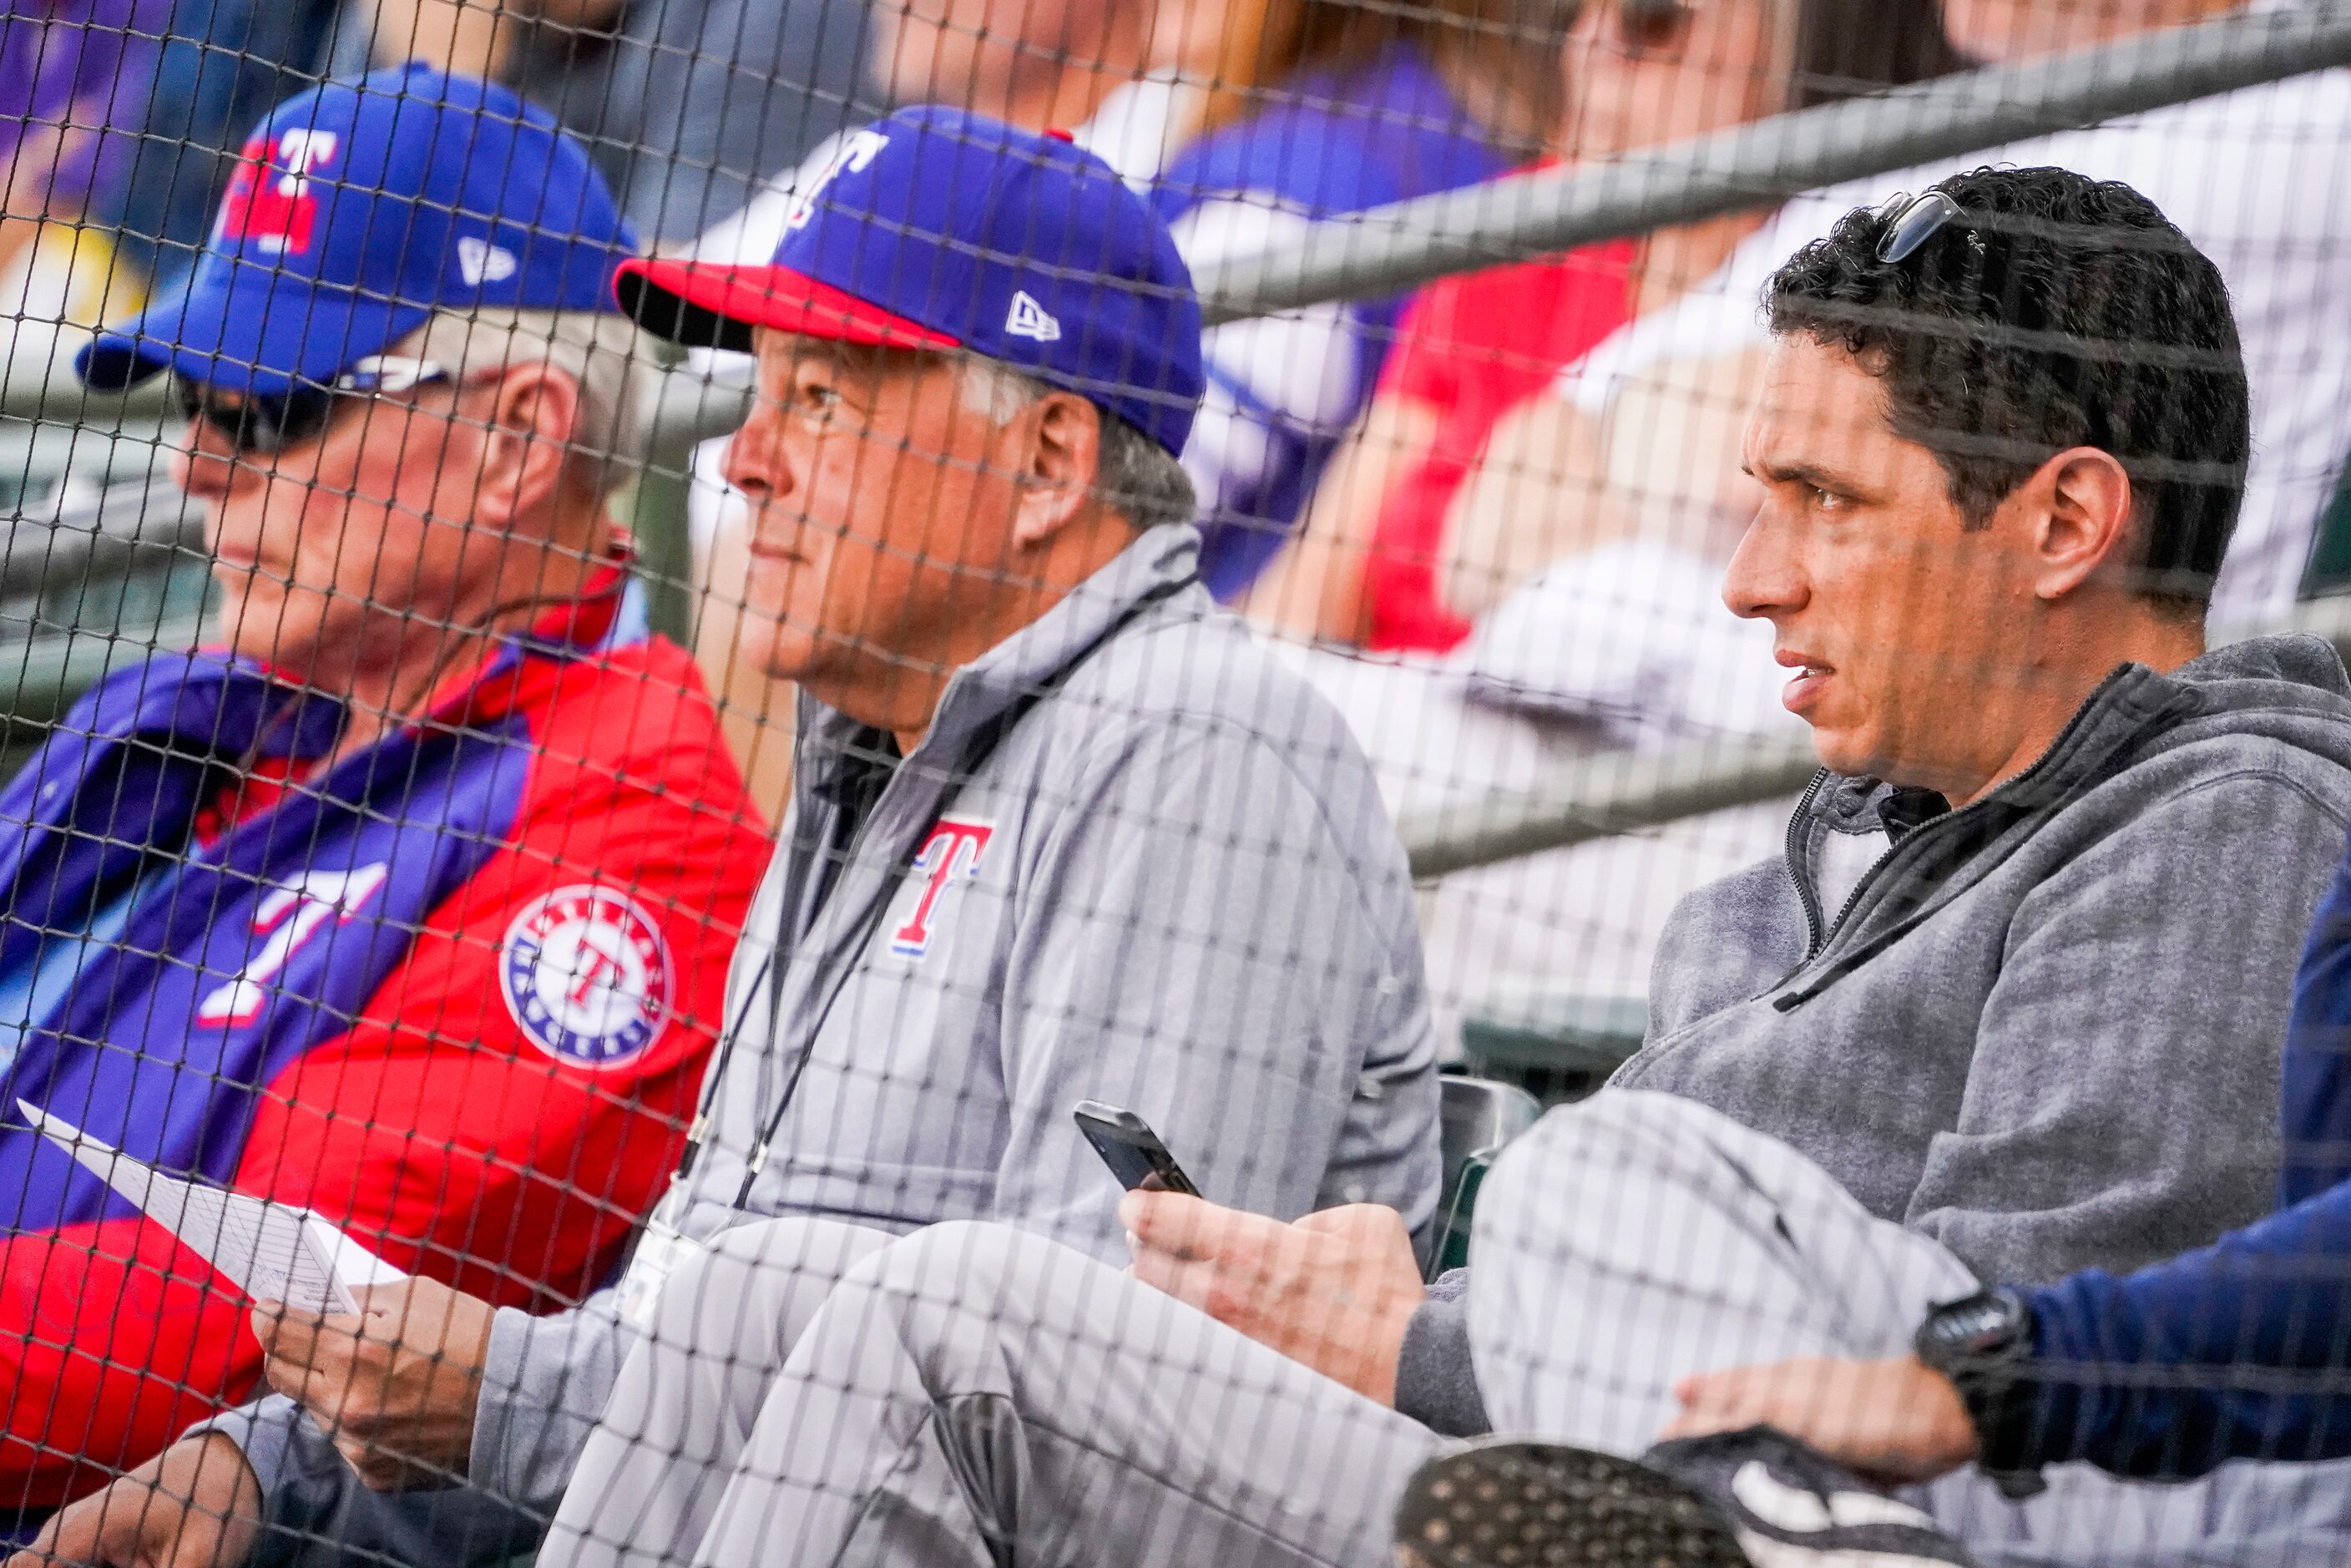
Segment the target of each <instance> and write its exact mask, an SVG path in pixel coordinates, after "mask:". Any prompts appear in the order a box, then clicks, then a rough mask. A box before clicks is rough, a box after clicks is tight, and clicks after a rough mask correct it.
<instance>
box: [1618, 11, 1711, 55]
mask: <svg viewBox="0 0 2351 1568" xmlns="http://www.w3.org/2000/svg"><path fill="white" fill-rule="evenodd" d="M1613 9H1614V12H1615V15H1616V42H1617V47H1620V48H1621V49H1623V50H1624V51H1625V53H1626V54H1628V55H1646V54H1655V53H1656V52H1658V51H1660V50H1663V49H1670V48H1673V47H1676V46H1677V45H1678V44H1680V43H1681V41H1682V40H1683V39H1684V38H1686V37H1688V36H1689V30H1690V23H1691V22H1692V21H1693V20H1694V19H1695V18H1696V16H1697V7H1696V6H1694V5H1690V4H1689V3H1688V0H1616V5H1614V7H1613Z"/></svg>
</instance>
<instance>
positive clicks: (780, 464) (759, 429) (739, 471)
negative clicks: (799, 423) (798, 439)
mask: <svg viewBox="0 0 2351 1568" xmlns="http://www.w3.org/2000/svg"><path fill="white" fill-rule="evenodd" d="M720 466H721V471H722V472H723V473H724V474H725V475H726V482H727V483H728V484H729V485H732V486H735V488H737V490H740V491H742V492H743V494H745V495H746V496H748V497H750V498H751V503H752V505H753V506H755V507H757V506H764V505H766V504H767V503H768V502H769V501H780V500H782V499H783V498H784V497H787V496H789V495H790V494H791V493H792V492H793V491H794V490H796V489H798V488H799V476H797V475H795V474H794V473H793V472H792V464H791V457H790V455H789V453H787V452H786V451H785V442H784V418H783V410H781V409H780V408H778V406H777V405H776V404H775V403H774V402H772V401H771V400H769V399H767V398H761V399H759V401H758V402H756V403H754V404H752V407H751V414H750V417H749V418H747V419H746V420H745V421H744V422H743V425H742V428H741V429H739V430H737V431H736V433H735V434H734V437H733V438H732V439H731V440H729V441H728V442H727V444H726V462H725V463H724V464H722V465H720Z"/></svg>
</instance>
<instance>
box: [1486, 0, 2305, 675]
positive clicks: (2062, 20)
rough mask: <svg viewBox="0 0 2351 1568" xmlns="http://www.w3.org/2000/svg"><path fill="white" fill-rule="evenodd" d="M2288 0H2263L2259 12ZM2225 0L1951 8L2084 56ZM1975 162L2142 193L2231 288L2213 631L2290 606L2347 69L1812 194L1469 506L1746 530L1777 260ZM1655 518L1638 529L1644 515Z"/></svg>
mask: <svg viewBox="0 0 2351 1568" xmlns="http://www.w3.org/2000/svg"><path fill="white" fill-rule="evenodd" d="M2281 3H2290V0H2256V5H2257V7H2262V8H2266V7H2269V6H2272V5H2277V4H2281ZM2237 8H2238V7H2237V6H2236V5H2235V4H2234V3H2233V0H2109V3H2107V4H2102V5H2080V4H2076V3H2075V0H1945V5H1944V11H1945V15H1946V21H1947V25H1948V27H1949V36H1950V38H1951V42H1952V44H1953V45H1954V46H1955V47H1957V48H1958V49H1959V51H1960V53H1961V54H1962V55H1963V56H1966V57H1970V58H1973V59H1980V60H1988V61H2006V60H2016V59H2022V58H2025V57H2031V56H2033V55H2038V54H2043V53H2047V52H2049V51H2051V50H2054V49H2069V48H2080V47H2091V46H2094V45H2096V44H2099V43H2102V42H2107V41H2112V40H2116V39H2120V38H2124V37H2129V36H2131V35H2134V34H2137V33H2140V32H2143V31H2146V30H2147V29H2149V28H2153V27H2160V26H2173V25H2177V24H2180V23H2186V22H2191V21H2195V20H2198V19H2201V18H2205V17H2210V16H2220V15H2222V14H2225V13H2227V12H2229V11H2231V10H2234V9H2237ZM1980 163H2001V164H2017V165H2036V164H2053V165H2057V166H2060V167H2063V168H2067V169H2072V170H2075V171H2077V172H2081V173H2084V174H2087V175H2089V176H2091V177H2093V178H2096V179H2105V180H2118V181H2121V182H2123V183H2127V184H2129V185H2131V186H2133V187H2134V188H2136V189H2137V190H2139V191H2142V192H2144V193H2146V194H2147V196H2148V197H2149V198H2150V199H2152V200H2153V201H2155V202H2156V203H2157V204H2158V205H2159V206H2161V207H2162V208H2163V209H2164V211H2165V212H2167V213H2168V214H2170V215H2171V217H2172V218H2173V219H2174V220H2175V221H2176V222H2178V223H2179V225H2180V227H2181V228H2183V229H2184V230H2186V231H2187V233H2188V235H2189V237H2190V238H2191V239H2193V240H2194V241H2195V242H2196V244H2197V246H2199V248H2200V249H2201V250H2203V251H2204V252H2205V253H2206V254H2207V255H2209V256H2211V257H2212V259H2213V260H2214V261H2215V262H2217V263H2218V264H2219V266H2220V270H2221V273H2222V274H2223V276H2224V277H2226V278H2227V279H2228V283H2229V291H2230V295H2231V298H2232V299H2233V301H2234V302H2235V306H2236V313H2237V319H2238V322H2239V326H2240V329H2241V331H2242V333H2243V337H2244V347H2245V362H2246V368H2247V370H2248V371H2249V372H2250V373H2251V375H2252V388H2253V393H2252V395H2253V459H2252V473H2251V475H2250V476H2249V477H2248V479H2247V482H2246V489H2245V503H2244V511H2243V517H2242V521H2241V523H2240V525H2239V528H2238V531H2237V537H2236V543H2235V544H2234V545H2233V546H2232V547H2231V550H2230V552H2229V559H2228V564H2227V566H2226V567H2225V569H2224V570H2223V571H2222V573H2221V579H2220V588H2219V590H2218V591H2217V592H2216V594H2215V596H2214V600H2213V618H2214V622H2215V624H2216V625H2218V626H2220V627H2222V628H2227V627H2229V626H2231V625H2232V624H2234V625H2237V626H2240V627H2242V626H2245V625H2247V624H2248V623H2249V622H2261V621H2263V620H2273V619H2274V618H2275V617H2276V616H2278V615H2280V614H2282V613H2283V612H2284V611H2285V610H2286V609H2287V608H2288V607H2289V606H2290V605H2291V603H2292V601H2293V599H2294V592H2295V589H2296V586H2297V584H2298V583H2299V581H2300V580H2301V577H2302V572H2303V568H2304V559H2305V557H2306V556H2307V555H2308V553H2309V549H2310V544H2311V538H2312V531H2313V528H2314V524H2315V522H2316V520H2317V517H2318V516H2319V514H2320V512H2321V510H2322V509H2323V508H2324V507H2325V503H2326V500H2327V497H2328V494H2329V491H2330V489H2331V487H2332V486H2333V483H2334V480H2335V475H2336V473H2337V471H2338V469H2339V468H2340V467H2341V465H2342V461H2343V457H2344V454H2345V453H2346V452H2347V451H2351V270H2346V268H2345V267H2343V266H2342V264H2341V263H2342V254H2343V250H2344V246H2345V245H2346V240H2351V73H2346V72H2344V71H2339V70H2337V71H2318V72H2313V73H2310V74H2307V75H2304V76H2299V77H2294V78H2288V79H2286V80H2283V81H2279V82H2273V83H2268V84H2264V85H2262V86H2258V87H2252V88H2247V89H2242V90H2241V91H2238V92H2233V93H2227V94H2223V95H2220V96H2218V97H2214V98H2208V99H2199V100H2196V101H2194V102H2191V103H2186V104H2180V105H2177V106H2174V107H2172V108H2169V109H2162V110H2153V111H2151V112H2149V113H2147V114H2141V115H2133V116H2129V117H2127V118H2125V119H2121V120H2114V121H2111V122H2109V123H2107V124H2105V125H2102V126H2097V127H2094V128H2091V129H2088V130H2083V131H2066V132H2063V133H2061V134H2058V135H2054V136H2049V137H2044V138H2041V139H2038V140H2035V141H2023V142H2017V143H2013V144H2011V145H2009V146H2005V147H1996V148H1991V149H1988V150H1986V151H1983V152H1971V153H1969V154H1967V155H1966V156H1965V157H1963V158H1960V159H1958V160H1955V161H1954V162H1952V163H1951V164H1950V165H1948V166H1941V167H1929V168H1925V169H1913V170H1908V171H1904V172H1896V173H1891V174H1886V175H1882V176H1878V177H1876V178H1872V179H1867V180H1859V181H1855V182H1852V183H1848V184H1844V185H1840V186H1837V187H1834V188H1833V189H1830V190H1825V191H1814V192H1808V193H1804V194H1802V195H1800V196H1797V197H1796V198H1794V199H1793V200H1792V201H1790V202H1789V203H1788V204H1786V205H1785V206H1783V207H1782V209H1781V210H1780V211H1779V212H1778V213H1777V214H1775V215H1774V216H1773V217H1772V219H1771V222H1770V223H1769V224H1767V225H1765V226H1764V227H1763V228H1762V229H1761V230H1759V231H1758V232H1757V233H1755V234H1754V235H1751V236H1750V237H1749V238H1748V239H1747V240H1745V241H1743V242H1742V243H1741V244H1740V246H1739V247H1738V249H1737V250H1736V251H1734V252H1733V253H1732V255H1731V256H1730V258H1729V261H1728V262H1726V263H1725V265H1724V266H1723V267H1722V268H1721V269H1720V270H1719V272H1718V273H1717V274H1716V275H1715V276H1714V277H1710V278H1708V279H1707V280H1706V281H1705V282H1703V283H1702V284H1699V285H1698V286H1697V287H1693V288H1691V289H1690V290H1689V291H1688V293H1687V295H1685V296H1684V298H1682V299H1681V300H1679V301H1678V302H1677V303H1676V304H1674V305H1673V306H1671V307H1670V308H1666V309H1663V310H1659V311H1657V312H1656V313H1654V314H1653V315H1651V316H1649V317H1646V318H1645V319H1643V320H1642V321H1640V322H1639V323H1638V324H1637V325H1636V326H1635V327H1634V328H1633V329H1630V330H1628V331H1626V332H1625V333H1623V334H1621V335H1620V336H1619V337H1618V338H1617V339H1615V340H1613V341H1612V342H1610V343H1608V344H1605V345H1604V346H1603V347H1602V348H1601V349H1600V350H1595V351H1594V352H1593V354H1592V355H1591V356H1590V357H1588V358H1587V359H1586V360H1585V361H1584V362H1583V364H1582V365H1581V366H1580V367H1577V368H1576V370H1577V373H1575V374H1573V375H1572V376H1568V377H1563V378H1562V379H1561V380H1560V381H1559V382H1556V383H1555V386H1554V394H1555V395H1551V396H1543V397H1537V398H1534V399H1531V400H1530V401H1529V402H1525V403H1522V404H1520V406H1519V407H1518V408H1517V409H1516V410H1514V411H1512V413H1510V414H1509V415H1507V416H1505V417H1504V419H1503V420H1502V421H1501V422H1500V423H1499V425H1498V426H1497V427H1496V430H1495V432H1494V434H1493V437H1492V440H1491V441H1490V442H1489V445H1488V449H1487V457H1486V460H1485V463H1484V465H1483V466H1482V467H1481V469H1480V471H1479V475H1478V476H1476V477H1475V478H1473V480H1472V481H1471V487H1472V489H1473V490H1475V489H1477V488H1479V487H1480V486H1483V487H1485V488H1487V489H1488V490H1489V495H1488V496H1487V497H1483V498H1473V497H1464V498H1463V500H1462V501H1461V502H1460V503H1459V506H1460V507H1461V508H1462V515H1468V512H1469V511H1470V510H1471V509H1472V508H1474V507H1478V506H1490V507H1494V508H1495V513H1494V515H1495V516H1496V517H1501V518H1505V519H1507V518H1509V517H1527V516H1531V515H1533V514H1535V513H1537V512H1539V511H1541V509H1543V508H1546V507H1556V506H1558V505H1559V504H1560V503H1559V501H1558V499H1557V497H1559V496H1560V495H1561V494H1562V493H1564V494H1566V495H1567V496H1569V497H1572V502H1571V504H1572V505H1574V506H1578V507H1588V506H1591V505H1594V504H1596V501H1597V499H1598V498H1600V497H1604V498H1605V499H1606V500H1607V501H1608V502H1609V503H1611V504H1613V505H1615V506H1618V507H1627V508H1631V509H1632V510H1634V511H1635V513H1636V514H1637V515H1639V516H1641V517H1654V518H1656V519H1658V521H1659V522H1660V523H1661V524H1662V525H1663V526H1666V527H1671V528H1681V529H1684V530H1689V529H1695V528H1703V527H1708V526H1711V525H1709V524H1708V523H1706V522H1704V521H1703V519H1708V518H1713V519H1719V520H1722V521H1724V522H1726V523H1729V524H1732V525H1735V523H1736V522H1737V521H1738V520H1740V519H1743V518H1744V517H1748V516H1750V515H1751V514H1752V512H1753V510H1754V507H1755V505H1756V499H1757V494H1756V491H1755V490H1754V488H1753V486H1752V485H1751V484H1750V481H1748V480H1747V479H1746V478H1744V477H1743V476H1741V475H1740V473H1739V462H1738V444H1737V439H1736V436H1737V427H1738V419H1739V415H1740V411H1741V410H1742V409H1743V408H1744V407H1745V405H1746V404H1747V402H1749V401H1750V398H1751V395H1752V392H1753V388H1754V386H1755V383H1756V376H1757V373H1758V371H1759V367H1760V366H1761V362H1762V343H1763V339H1764V333H1763V328H1762V326H1761V319H1760V317H1759V315H1758V313H1757V310H1756V306H1755V301H1756V299H1757V298H1758V296H1759V293H1760V291H1761V287H1762V284H1763V281H1764V279H1765V278H1767V277H1769V276H1770V275H1771V271H1772V269H1773V268H1774V267H1776V266H1777V265H1778V263H1779V261H1780V260H1781V259H1782V258H1783V257H1785V256H1788V255H1789V254H1790V253H1792V251H1794V250H1795V249H1797V248H1798V247H1799V246H1802V245H1803V244H1805V243H1806V242H1808V241H1810V240H1812V239H1813V238H1816V237H1818V236H1819V235H1822V234H1824V233H1826V232H1827V230H1828V228H1829V226H1830V225H1831V224H1833V223H1834V220H1835V219H1836V217H1837V216H1838V215H1839V214H1843V213H1844V212H1845V211H1847V210H1848V209H1850V208H1852V207H1855V206H1876V205H1878V204H1883V203H1884V202H1885V201H1886V199H1887V198H1888V197H1890V196H1891V195H1893V194H1894V193H1896V192H1902V191H1918V190H1923V189H1925V188H1926V187H1927V186H1928V185H1930V184H1932V183H1934V182H1935V181H1936V180H1937V179H1938V178H1939V177H1940V176H1941V175H1943V174H1945V173H1949V172H1951V171H1952V170H1953V169H1957V168H1971V167H1974V166H1976V165H1977V164H1980ZM1644 526H1646V525H1644Z"/></svg>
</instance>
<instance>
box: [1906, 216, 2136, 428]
mask: <svg viewBox="0 0 2351 1568" xmlns="http://www.w3.org/2000/svg"><path fill="white" fill-rule="evenodd" d="M1877 215H1878V216H1879V217H1880V218H1881V219H1882V220H1884V222H1885V224H1886V232H1885V233H1883V234H1881V235H1878V238H1877V259H1878V260H1879V261H1880V262H1883V263H1884V264H1886V266H1888V267H1899V266H1901V265H1902V264H1903V263H1904V262H1906V261H1908V260H1909V259H1910V258H1911V257H1912V256H1916V255H1917V254H1918V253H1919V252H1920V251H1921V250H1923V249H1925V248H1926V246H1927V243H1928V241H1929V240H1932V239H1933V238H1934V237H1935V236H1936V235H1938V234H1940V233H1942V232H1943V231H1944V230H1945V229H1947V228H1949V226H1950V225H1953V224H1955V223H1956V224H1959V225H1961V227H1962V228H1964V229H1965V230H1966V233H1967V236H1968V245H1969V247H1970V251H1971V253H1972V259H1971V261H1970V263H1969V267H1970V272H1971V273H1972V274H1973V277H1974V287H1975V291H1976V295H1977V298H1979V299H1980V301H1981V302H1982V304H1981V309H1982V315H1983V319H1986V320H1988V321H1991V322H1997V323H1999V324H2001V326H2003V327H2005V328H2007V329H2011V330H2012V331H2014V332H2016V333H2018V334H2020V335H2021V336H2022V337H2025V338H2028V339H2041V338H2045V337H2047V336H2049V334H2050V321H2049V317H2048V315H2047V313H2046V311H2045V310H2044V308H2043V305H2042V303H2041V301H2040V299H2039V298H2038V297H2037V296H2036V295H2035V293H2034V292H2033V291H2032V290H2031V289H2025V288H2019V289H2016V290H2013V291H2011V288H2010V287H2009V283H2010V278H2009V241H2008V239H2007V238H2006V237H2005V236H2003V235H2001V234H2000V233H1999V232H1998V230H1997V227H1996V221H1995V223H1994V224H1990V225H1985V226H1983V227H1979V226H1977V225H1974V224H1971V223H1970V222H1969V221H1968V217H1967V214H1965V213H1964V212H1963V211H1961V210H1960V207H1959V203H1957V202H1955V201H1953V200H1952V199H1951V198H1950V197H1949V196H1948V195H1946V194H1944V193H1942V192H1940V191H1929V192H1928V193H1926V194H1925V195H1923V196H1918V197H1915V198H1914V197H1911V196H1908V195H1899V196H1896V197H1894V198H1893V199H1892V200H1891V201H1888V202H1887V203H1886V204H1885V205H1884V206H1883V207H1880V208H1879V209H1878V213H1877ZM2027 352H2028V353H2030V354H2031V355H2032V358H2034V359H2036V360H2038V361H2040V363H2041V365H2042V368H2043V370H2044V371H2046V372H2047V374H2048V375H2049V377H2050V379H2051V380H2052V381H2053V382H2056V383H2057V385H2058V386H2060V387H2061V388H2063V389H2064V391H2065V392H2066V393H2067V394H2068V395H2070V396H2071V397H2072V398H2073V399H2074V402H2075V403H2076V404H2077V405H2079V407H2080V408H2081V410H2082V415H2083V418H2084V419H2085V421H2086V422H2087V423H2088V426H2089V444H2091V445H2093V446H2103V447H2111V446H2113V444H2114V436H2113V431H2112V425H2111V423H2110V421H2109V420H2108V417H2107V413H2106V409H2105V402H2104V401H2103V400H2102V399H2100V398H2098V397H2096V396H2095V395H2093V394H2092V393H2091V392H2090V389H2089V388H2088V386H2087V385H2086V384H2085V382H2086V379H2087V378H2086V377H2085V374H2084V371H2083V361H2082V359H2081V357H2080V355H2079V354H2078V353H2075V352H2072V351H2069V350H2066V349H2064V347H2062V346H2058V345H2052V346H2050V347H2047V348H2041V349H2032V350H2027Z"/></svg>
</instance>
